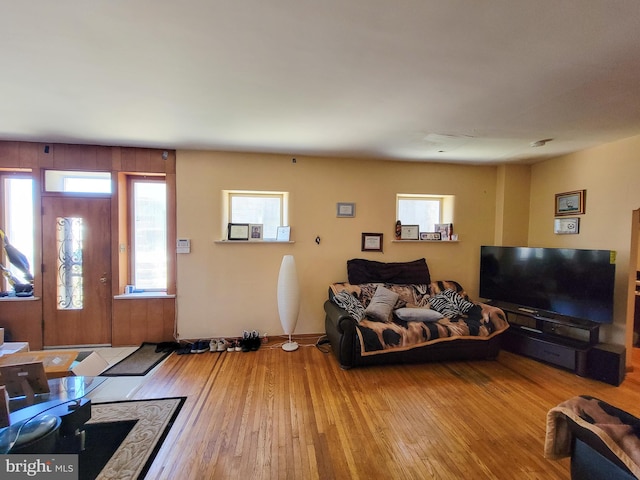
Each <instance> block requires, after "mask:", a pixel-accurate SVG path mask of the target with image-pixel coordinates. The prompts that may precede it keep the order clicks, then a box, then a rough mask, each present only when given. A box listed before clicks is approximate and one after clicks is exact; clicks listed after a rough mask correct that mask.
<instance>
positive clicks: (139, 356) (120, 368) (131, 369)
mask: <svg viewBox="0 0 640 480" xmlns="http://www.w3.org/2000/svg"><path fill="white" fill-rule="evenodd" d="M157 347H158V344H157V343H149V342H144V343H143V344H142V345H140V347H138V349H137V350H136V351H135V352H133V353H132V354H131V355H129V356H127V357H125V358H123V359H122V360H120V361H119V362H118V363H116V364H115V365H113V366H112V367H110V368H108V369H107V370H105V371H104V372H102V373H101V374H100V376H101V377H121V376H144V375H146V374H147V373H149V372H150V371H151V370H152V369H153V367H155V366H156V365H157V364H158V363H160V362H161V361H162V360H164V359H165V358H166V357H167V356H168V355H170V354H171V351H166V350H163V351H159V352H156V350H157Z"/></svg>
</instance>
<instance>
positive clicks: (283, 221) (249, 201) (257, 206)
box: [223, 190, 289, 240]
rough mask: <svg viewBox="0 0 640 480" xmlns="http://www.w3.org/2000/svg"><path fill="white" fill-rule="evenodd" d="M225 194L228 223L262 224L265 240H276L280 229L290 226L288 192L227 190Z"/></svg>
mask: <svg viewBox="0 0 640 480" xmlns="http://www.w3.org/2000/svg"><path fill="white" fill-rule="evenodd" d="M223 193H224V194H225V200H226V202H227V204H228V211H227V218H228V222H229V223H257V224H262V225H263V230H262V232H263V239H264V240H275V239H276V235H277V231H278V227H280V226H283V225H288V224H289V223H288V212H287V210H288V205H287V203H288V197H289V194H288V193H287V192H257V191H238V190H225V191H224V192H223ZM225 224H226V222H225ZM225 228H226V225H225Z"/></svg>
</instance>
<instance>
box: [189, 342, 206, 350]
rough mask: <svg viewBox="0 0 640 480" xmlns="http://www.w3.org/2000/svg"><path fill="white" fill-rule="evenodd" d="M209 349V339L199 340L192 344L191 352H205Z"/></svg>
mask: <svg viewBox="0 0 640 480" xmlns="http://www.w3.org/2000/svg"><path fill="white" fill-rule="evenodd" d="M208 350H209V341H208V340H197V341H195V342H193V343H192V344H191V352H190V353H204V352H206V351H208Z"/></svg>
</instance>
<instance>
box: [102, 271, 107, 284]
mask: <svg viewBox="0 0 640 480" xmlns="http://www.w3.org/2000/svg"><path fill="white" fill-rule="evenodd" d="M100 283H107V272H104V273H103V274H102V276H101V277H100Z"/></svg>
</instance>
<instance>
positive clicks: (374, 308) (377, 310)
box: [364, 285, 398, 322]
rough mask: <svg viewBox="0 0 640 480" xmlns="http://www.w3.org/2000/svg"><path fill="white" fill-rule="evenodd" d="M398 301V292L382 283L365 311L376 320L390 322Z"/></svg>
mask: <svg viewBox="0 0 640 480" xmlns="http://www.w3.org/2000/svg"><path fill="white" fill-rule="evenodd" d="M397 301H398V294H397V293H396V292H392V291H391V290H389V289H388V288H384V287H383V286H382V285H380V286H379V287H378V288H377V289H376V293H375V294H374V295H373V297H372V298H371V301H370V302H369V305H367V308H366V309H365V311H364V313H365V314H366V315H367V317H369V318H371V320H375V321H376V322H390V321H391V320H392V316H393V307H394V306H395V305H396V302H397Z"/></svg>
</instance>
